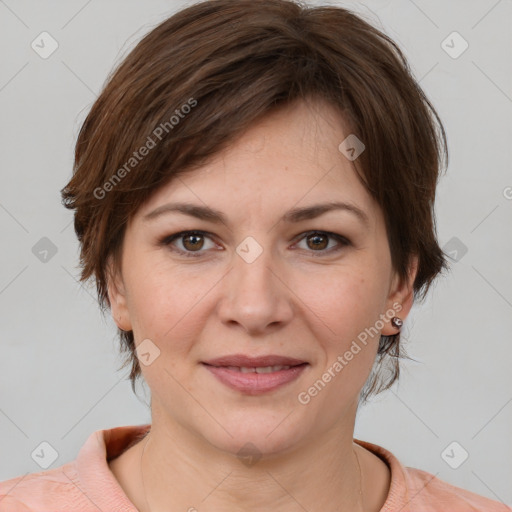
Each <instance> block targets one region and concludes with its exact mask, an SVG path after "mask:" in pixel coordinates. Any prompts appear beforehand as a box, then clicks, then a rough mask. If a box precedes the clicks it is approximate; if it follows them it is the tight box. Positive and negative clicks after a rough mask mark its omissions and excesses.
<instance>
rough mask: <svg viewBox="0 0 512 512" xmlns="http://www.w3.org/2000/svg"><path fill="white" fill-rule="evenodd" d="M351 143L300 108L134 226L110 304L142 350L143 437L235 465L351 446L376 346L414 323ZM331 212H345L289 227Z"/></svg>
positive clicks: (250, 134) (325, 110) (264, 122)
mask: <svg viewBox="0 0 512 512" xmlns="http://www.w3.org/2000/svg"><path fill="white" fill-rule="evenodd" d="M349 133H350V132H348V131H347V130H346V129H345V128H344V126H343V123H342V120H341V119H340V118H339V116H338V115H337V114H336V113H335V111H334V109H332V107H330V106H329V105H328V104H324V103H308V104H306V103H303V102H299V103H295V104H294V105H292V106H290V107H286V108H284V109H281V110H279V111H275V112H273V113H272V114H270V115H268V116H266V117H264V118H262V119H261V120H259V121H258V122H257V123H255V124H254V125H253V126H252V127H251V128H250V129H249V130H248V131H247V132H246V133H245V134H243V136H241V137H240V138H239V139H238V140H237V141H236V142H235V143H234V144H232V146H230V148H229V149H228V150H226V151H224V152H222V153H220V154H218V155H217V156H216V157H215V158H214V159H212V160H211V161H210V162H209V163H208V164H207V165H204V166H202V167H201V168H199V169H194V170H193V171H191V172H189V173H188V174H185V175H183V176H180V177H179V178H175V179H174V180H173V181H172V182H170V183H169V184H168V185H166V186H164V187H162V188H160V189H159V190H158V191H157V192H156V193H155V194H154V195H153V196H152V197H151V198H150V200H149V201H148V202H147V203H146V204H144V205H143V206H142V207H141V208H140V209H139V211H138V212H137V213H136V215H135V216H134V217H133V219H132V220H131V222H130V223H129V225H128V227H127V230H126V234H125V239H124V245H123V254H122V265H121V270H120V273H119V274H118V276H117V278H116V279H115V280H112V281H111V282H110V283H109V296H110V301H111V305H112V313H113V316H114V318H115V320H116V323H117V325H118V326H119V327H120V328H121V329H124V330H133V332H134V337H135V343H136V345H137V346H139V345H140V348H139V350H140V352H139V358H140V360H141V363H142V364H141V369H142V373H143V376H144V379H145V380H146V382H147V384H148V386H149V388H150V389H151V394H152V414H153V426H155V424H158V422H160V423H165V425H166V428H170V429H173V430H174V431H176V432H177V431H180V432H187V433H188V435H193V436H196V438H198V439H201V440H205V441H207V442H208V443H210V444H211V445H213V446H215V447H218V448H220V449H222V450H226V451H229V452H232V453H236V452H238V450H239V449H240V448H241V447H242V446H243V445H245V443H247V442H249V441H250V442H251V443H253V444H254V445H255V446H256V447H257V448H258V450H260V451H261V452H263V453H277V452H283V451H286V450H291V449H294V448H296V447H300V446H302V445H304V444H305V443H312V442H314V441H315V440H318V439H322V438H324V436H326V435H328V434H329V433H332V432H347V431H349V432H350V435H352V431H353V423H354V419H355V412H356V409H357V402H358V396H359V393H360V391H361V388H362V387H363V385H364V383H365V381H366V379H367V377H368V374H369V372H370V369H371V367H372V364H373V361H374V359H375V355H376V352H377V348H378V340H379V337H380V334H381V332H382V334H395V333H396V332H397V330H396V329H395V328H394V327H392V326H391V324H390V319H391V317H392V316H393V314H390V311H391V312H392V309H393V308H395V312H397V311H399V310H400V313H398V314H397V316H400V317H401V318H402V319H403V318H404V317H405V315H406V314H407V312H408V311H409V309H410V307H411V302H412V298H411V297H412V296H411V283H412V278H413V276H411V280H410V281H409V282H401V281H400V280H399V279H398V278H397V276H396V275H395V273H394V272H393V269H392V265H391V256H390V249H389V245H388V240H387V235H386V230H385V225H384V219H383V215H382V212H381V210H380V209H379V207H378V205H377V204H376V203H375V202H374V201H373V199H372V198H371V197H370V195H369V194H368V192H367V191H366V190H365V188H364V187H363V185H362V184H361V182H360V181H359V179H358V178H357V175H356V173H355V171H354V169H353V167H352V166H353V164H352V162H351V161H349V160H348V159H347V158H346V157H345V156H344V155H343V154H342V153H341V152H340V151H339V150H338V146H339V145H340V143H341V142H342V141H343V140H344V139H345V138H346V137H347V136H348V135H349ZM177 203H184V204H185V203H186V204H188V205H192V206H194V207H196V208H197V209H196V212H197V211H199V210H198V209H204V208H210V209H211V210H214V211H215V212H216V213H217V214H218V215H217V216H216V215H213V214H211V212H210V214H209V215H203V216H202V218H198V217H196V216H194V215H191V214H186V213H184V212H183V211H181V212H180V211H176V210H174V211H173V210H172V207H171V206H170V205H176V204H177ZM327 203H339V204H340V205H341V206H340V207H339V208H337V209H331V210H325V211H323V213H321V210H320V209H319V210H317V211H316V212H315V211H312V210H309V213H310V215H308V214H307V212H308V210H305V212H302V213H300V211H299V210H302V209H309V208H311V207H312V206H313V205H325V204H327ZM193 211H194V210H193V209H189V212H193ZM315 213H316V215H313V214H315ZM219 215H220V220H219V218H218V216H219ZM191 232H192V233H191ZM397 304H398V307H397ZM364 333H366V340H365V341H363V340H364V339H365V335H364ZM372 335H373V336H372ZM350 354H352V356H350ZM267 356H269V357H270V359H261V360H259V361H258V360H256V359H254V358H259V357H267ZM243 357H245V358H246V359H243ZM219 358H221V359H219ZM241 358H242V359H241ZM215 360H216V361H215ZM242 367H244V368H242ZM253 367H259V369H258V370H256V372H255V371H254V368H253ZM263 367H265V368H263ZM270 367H272V368H270ZM288 367H289V368H288ZM241 368H242V369H241Z"/></svg>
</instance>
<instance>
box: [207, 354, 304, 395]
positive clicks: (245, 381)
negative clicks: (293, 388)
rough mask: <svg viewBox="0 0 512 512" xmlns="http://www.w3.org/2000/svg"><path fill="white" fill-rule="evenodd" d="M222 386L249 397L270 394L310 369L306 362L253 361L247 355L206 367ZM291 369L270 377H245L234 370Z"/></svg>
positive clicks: (222, 359)
mask: <svg viewBox="0 0 512 512" xmlns="http://www.w3.org/2000/svg"><path fill="white" fill-rule="evenodd" d="M202 364H203V366H204V367H205V368H206V369H207V370H208V371H209V372H211V373H212V374H213V375H214V376H215V377H216V378H217V379H218V380H219V381H220V382H221V383H223V384H224V385H226V386H228V387H229V388H231V389H234V390H236V391H240V392H242V393H244V394H246V395H260V394H263V393H269V392H271V391H274V390H276V389H278V388H281V387H282V386H284V385H286V384H288V383H290V382H292V381H294V380H296V379H297V378H299V376H300V375H301V374H302V373H303V371H304V370H305V369H306V368H307V367H308V366H309V363H307V362H306V361H303V360H300V359H295V358H291V357H285V356H277V355H268V356H260V357H249V356H245V355H243V354H235V355H232V356H224V357H219V358H216V359H212V360H210V361H207V362H203V363H202ZM268 366H290V368H288V369H281V370H277V371H273V372H269V373H254V372H251V373H242V372H240V371H239V370H235V369H233V367H245V368H257V367H268Z"/></svg>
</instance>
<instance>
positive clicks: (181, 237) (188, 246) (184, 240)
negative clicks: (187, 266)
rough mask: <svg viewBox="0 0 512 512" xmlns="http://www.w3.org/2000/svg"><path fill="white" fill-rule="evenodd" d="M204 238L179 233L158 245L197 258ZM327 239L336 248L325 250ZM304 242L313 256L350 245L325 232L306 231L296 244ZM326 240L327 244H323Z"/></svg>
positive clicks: (203, 234) (202, 234)
mask: <svg viewBox="0 0 512 512" xmlns="http://www.w3.org/2000/svg"><path fill="white" fill-rule="evenodd" d="M205 238H207V239H210V240H212V237H211V235H210V234H209V233H206V232H204V231H181V232H180V233H175V234H173V235H170V236H167V237H165V238H163V239H162V240H161V242H160V243H161V245H165V246H173V247H174V249H173V250H174V251H176V252H178V253H180V254H183V255H185V256H187V257H198V256H200V255H201V253H202V252H205V251H201V249H203V248H204V239H205ZM329 239H333V240H335V241H336V242H337V243H338V246H337V247H334V248H333V247H331V248H329V249H326V248H327V246H328V245H329V243H328V240H329ZM304 240H305V241H306V244H307V245H308V247H309V248H311V247H313V248H314V249H313V250H310V251H308V252H313V253H315V252H316V253H320V254H318V255H317V254H315V255H314V256H323V255H325V254H326V253H331V252H336V251H339V250H341V249H342V248H343V247H346V246H348V245H350V241H349V240H348V239H347V238H345V237H343V236H341V235H337V234H336V233H329V232H326V231H308V232H307V233H303V234H302V235H301V236H300V237H299V238H298V242H302V241H304ZM326 240H327V243H326V242H325V241H326ZM175 241H179V242H180V243H181V245H182V248H179V247H176V246H175V245H174V242H175ZM214 245H215V244H214ZM210 248H212V247H210ZM306 250H307V249H306Z"/></svg>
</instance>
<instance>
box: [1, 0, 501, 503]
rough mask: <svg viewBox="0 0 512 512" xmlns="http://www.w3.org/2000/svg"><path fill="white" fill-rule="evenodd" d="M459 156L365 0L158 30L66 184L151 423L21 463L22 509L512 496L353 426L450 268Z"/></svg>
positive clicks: (252, 6)
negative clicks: (433, 466) (446, 206)
mask: <svg viewBox="0 0 512 512" xmlns="http://www.w3.org/2000/svg"><path fill="white" fill-rule="evenodd" d="M444 155H446V139H445V133H444V130H443V127H442V124H441V122H440V120H439V118H438V116H437V114H436V112H435V110H434V109H433V107H432V105H431V104H430V103H429V101H428V99H427V98H426V97H425V95H424V93H423V92H422V90H421V89H420V88H419V86H418V84H417V83H416V82H415V81H414V79H413V78H412V76H411V74H410V73H409V71H408V67H407V63H406V61H405V59H404V57H403V55H402V54H401V52H400V50H399V49H398V48H397V47H396V46H395V44H394V43H393V42H392V41H391V40H390V39H388V38H387V37H386V36H385V35H384V34H382V33H381V32H379V31H378V30H376V29H375V28H373V27H371V26H370V25H369V24H367V23H366V22H365V21H363V20H362V19H360V18H359V17H357V16H355V15H354V14H352V13H350V12H349V11H347V10H345V9H342V8H336V7H315V8H313V7H307V6H304V7H302V6H300V5H299V4H296V3H293V2H291V1H288V0H263V1H260V2H253V1H252V0H251V1H249V0H241V1H237V2H233V1H231V0H213V1H210V2H203V3H198V4H196V5H192V6H190V7H188V8H186V9H184V10H182V11H180V12H178V13H177V14H175V15H174V16H172V17H171V18H169V19H167V20H166V21H164V22H163V23H161V24H160V25H159V26H157V27H156V28H155V29H154V30H152V31H151V32H150V33H149V34H148V35H147V36H146V37H145V38H144V39H143V40H142V41H141V42H140V43H139V44H138V45H137V47H136V48H135V49H134V50H133V51H132V52H131V53H130V55H128V57H127V58H126V59H125V60H124V61H123V63H122V64H121V65H120V67H119V68H118V69H117V70H116V72H115V73H114V74H113V75H112V77H111V79H110V80H109V82H108V84H107V85H106V87H105V89H104V90H103V92H102V94H101V95H100V97H99V98H98V99H97V101H96V102H95V104H94V105H93V107H92V109H91V112H90V113H89V115H88V117H87V119H86V121H85V123H84V125H83V127H82V129H81V132H80V134H79V137H78V141H77V144H76V155H75V168H74V175H73V178H72V179H71V181H70V182H69V183H68V184H67V186H66V187H65V188H64V189H63V191H62V195H63V199H64V203H65V205H66V206H67V207H68V208H71V209H74V210H75V231H76V233H77V236H78V239H79V241H80V244H81V258H80V261H81V264H82V276H81V277H82V280H83V281H86V280H88V279H89V278H90V277H94V278H95V280H96V284H97V289H98V295H99V299H100V304H101V305H102V306H103V307H108V308H110V309H111V311H112V315H113V317H114V319H115V321H116V324H117V326H118V328H119V332H120V339H121V341H122V346H123V348H124V350H126V352H127V363H128V364H130V365H131V373H130V378H131V380H132V385H134V384H135V382H136V380H137V379H138V378H139V377H143V378H144V380H145V381H146V382H147V384H148V386H149V388H150V389H151V397H152V398H151V414H152V423H151V425H142V426H131V427H119V428H114V429H110V430H103V431H98V432H95V433H94V434H92V435H91V437H90V438H89V439H88V441H87V442H86V444H85V445H84V447H83V448H82V449H81V451H80V453H79V455H78V457H77V459H76V461H74V462H72V463H69V464H66V465H65V466H61V467H60V468H57V469H53V470H47V471H43V472H42V473H38V474H32V475H29V476H25V477H19V478H16V479H12V480H9V481H7V482H3V483H2V484H1V485H0V497H1V498H0V499H2V501H1V502H0V503H2V506H3V508H2V510H6V511H22V510H23V511H24V510H34V511H35V510H37V511H46V510H48V511H49V510H52V511H56V510H66V511H75V510H76V511H78V510H80V511H84V510H104V511H110V510H116V511H117V510H124V511H136V510H139V511H143V512H156V511H160V510H167V511H169V510H171V511H178V510H188V511H194V510H219V511H220V510H247V511H256V510H258V511H262V510H269V509H276V510H280V511H291V510H308V511H317V510H351V511H365V512H376V511H386V512H391V511H398V510H401V511H432V510H443V511H444V510H450V511H470V510H482V511H483V510H485V511H496V512H497V511H505V510H511V509H510V508H509V507H506V506H505V505H503V504H501V503H499V502H497V501H493V500H490V499H487V498H484V497H482V496H479V495H477V494H474V493H472V492H469V491H466V490H464V489H461V488H457V487H454V486H452V485H449V484H448V483H446V482H443V481H441V480H439V479H437V478H435V477H434V476H433V475H431V474H429V473H427V472H424V471H421V470H419V469H412V468H405V467H404V466H403V465H402V464H401V463H400V462H399V461H398V460H397V459H396V457H394V456H393V454H391V453H390V452H389V451H387V450H385V449H384V448H382V447H380V446H377V445H375V444H372V443H369V442H365V441H360V440H355V439H354V438H353V433H354V422H355V417H356V412H357V408H358V405H359V404H360V403H363V402H364V401H365V400H366V399H367V398H368V397H369V396H371V395H374V394H377V393H379V392H381V391H383V390H385V389H388V388H389V387H390V386H391V385H392V384H393V382H395V380H396V379H397V377H398V358H399V357H400V354H401V352H400V329H401V327H402V325H403V322H404V320H405V319H406V317H407V315H408V313H409V311H410V309H411V307H412V304H413V301H414V300H415V299H421V298H422V297H424V295H425V293H426V292H427V290H428V288H429V286H430V284H431V283H432V281H433V280H434V278H435V277H436V276H437V275H438V274H439V273H440V272H441V271H442V270H443V268H445V267H446V262H445V259H444V255H443V253H442V251H441V249H440V247H439V246H438V243H437V240H436V235H435V229H434V216H433V207H434V198H435V188H436V182H437V179H438V176H439V173H440V171H441V167H442V157H443V156H444Z"/></svg>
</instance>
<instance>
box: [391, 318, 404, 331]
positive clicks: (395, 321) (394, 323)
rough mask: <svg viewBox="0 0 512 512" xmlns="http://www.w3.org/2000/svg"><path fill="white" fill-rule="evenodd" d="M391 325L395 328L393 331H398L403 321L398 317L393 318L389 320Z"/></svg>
mask: <svg viewBox="0 0 512 512" xmlns="http://www.w3.org/2000/svg"><path fill="white" fill-rule="evenodd" d="M391 325H392V326H393V327H394V328H395V329H398V330H400V329H401V328H402V325H404V321H403V320H402V319H401V318H399V317H398V316H394V317H393V318H392V319H391Z"/></svg>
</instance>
